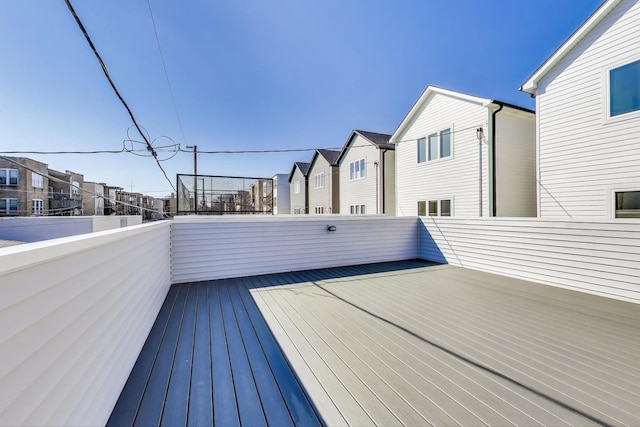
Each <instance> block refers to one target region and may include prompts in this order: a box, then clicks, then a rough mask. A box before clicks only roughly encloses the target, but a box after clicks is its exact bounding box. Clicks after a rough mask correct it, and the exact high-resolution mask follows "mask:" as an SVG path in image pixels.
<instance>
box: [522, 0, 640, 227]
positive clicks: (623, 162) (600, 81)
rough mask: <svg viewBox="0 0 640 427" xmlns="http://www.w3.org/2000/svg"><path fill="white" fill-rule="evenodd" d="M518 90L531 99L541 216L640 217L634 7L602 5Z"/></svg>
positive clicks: (639, 49) (624, 2)
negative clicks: (534, 115)
mask: <svg viewBox="0 0 640 427" xmlns="http://www.w3.org/2000/svg"><path fill="white" fill-rule="evenodd" d="M520 90H522V91H524V92H528V93H530V94H531V95H533V96H535V98H536V110H537V112H538V120H537V131H538V132H537V134H538V136H537V146H538V150H537V157H538V172H537V173H538V181H539V183H540V184H539V186H538V200H539V207H538V211H539V214H540V216H541V217H543V218H554V217H555V218H567V219H569V218H574V219H578V218H580V219H605V218H628V217H635V218H638V217H640V2H638V1H637V0H607V1H605V2H604V3H603V4H602V5H601V6H600V7H599V8H598V9H597V10H596V11H595V12H594V13H593V14H592V15H591V17H589V19H587V21H586V22H585V23H584V24H582V26H581V27H580V28H578V30H577V31H576V32H574V33H573V34H572V35H571V37H569V39H568V40H566V41H565V42H564V43H563V44H562V45H561V46H560V47H559V48H558V49H557V50H556V51H555V52H554V53H553V55H551V56H550V57H549V58H548V59H547V60H546V61H545V62H544V63H543V64H542V65H541V66H540V68H538V69H537V70H536V71H535V72H534V73H533V74H532V75H531V77H529V78H528V79H527V81H526V82H524V83H523V85H522V86H521V88H520Z"/></svg>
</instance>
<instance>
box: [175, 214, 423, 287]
mask: <svg viewBox="0 0 640 427" xmlns="http://www.w3.org/2000/svg"><path fill="white" fill-rule="evenodd" d="M328 225H335V226H336V228H337V230H336V231H334V232H328V231H327V226H328ZM417 249H418V226H417V222H416V218H415V217H405V218H390V217H382V216H367V217H357V218H356V217H345V216H342V215H331V216H324V217H320V216H316V217H286V218H283V217H264V218H255V217H250V218H241V217H223V218H199V217H198V218H194V217H184V218H179V217H176V218H175V219H174V224H173V228H172V246H171V251H172V252H171V253H172V272H173V280H174V282H175V283H183V282H190V281H197V280H213V279H220V278H228V277H239V276H250V275H255V274H266V273H278V272H283V271H297V270H306V269H313V268H323V267H336V266H342V265H352V264H366V263H372V262H382V261H393V260H402V259H412V258H416V257H417Z"/></svg>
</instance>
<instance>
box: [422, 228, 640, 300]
mask: <svg viewBox="0 0 640 427" xmlns="http://www.w3.org/2000/svg"><path fill="white" fill-rule="evenodd" d="M420 224H421V226H420V238H419V239H420V250H419V252H420V257H421V258H424V259H428V260H433V261H438V262H448V263H449V264H453V265H460V266H463V267H467V268H473V269H477V270H483V271H488V272H491V273H497V274H503V275H507V276H511V277H516V278H520V279H525V280H532V281H536V282H540V283H544V284H549V285H555V286H560V287H563V288H569V289H575V290H580V291H584V292H589V293H594V294H598V295H603V296H608V297H612V298H617V299H622V300H626V301H631V302H635V303H640V223H639V222H637V221H553V220H540V219H522V218H517V219H516V218H508V219H506V218H484V219H483V218H476V219H461V218H453V217H452V218H443V217H424V218H422V217H421V218H420Z"/></svg>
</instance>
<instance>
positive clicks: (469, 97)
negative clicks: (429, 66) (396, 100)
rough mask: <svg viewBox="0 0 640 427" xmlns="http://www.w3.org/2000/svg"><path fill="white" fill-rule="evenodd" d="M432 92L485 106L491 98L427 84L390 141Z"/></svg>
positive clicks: (391, 141)
mask: <svg viewBox="0 0 640 427" xmlns="http://www.w3.org/2000/svg"><path fill="white" fill-rule="evenodd" d="M432 93H438V94H441V95H446V96H451V97H454V98H458V99H462V100H465V101H469V102H473V103H476V104H481V105H483V106H486V105H488V104H490V103H491V100H490V99H487V98H479V97H477V96H472V95H467V94H465V93H461V92H455V91H453V90H449V89H443V88H440V87H437V86H427V87H426V88H425V90H424V91H422V94H421V95H420V97H419V98H418V100H417V101H416V102H415V103H414V104H413V106H412V107H411V109H410V110H409V112H408V113H407V115H406V116H404V119H402V122H400V125H399V126H398V128H397V129H396V130H395V131H394V132H393V134H392V135H391V138H390V139H389V142H390V143H394V141H395V140H396V139H397V138H398V135H399V134H400V133H401V132H402V131H403V130H404V129H405V127H406V126H407V125H408V124H409V122H410V121H411V119H413V116H414V115H415V114H416V112H417V111H418V109H419V108H420V107H421V106H422V104H424V102H425V101H426V99H427V98H428V97H429V96H430V95H431V94H432Z"/></svg>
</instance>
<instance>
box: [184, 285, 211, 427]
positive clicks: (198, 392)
mask: <svg viewBox="0 0 640 427" xmlns="http://www.w3.org/2000/svg"><path fill="white" fill-rule="evenodd" d="M193 286H197V292H198V298H197V306H196V324H195V337H194V344H193V368H192V369H193V370H192V374H191V377H192V380H191V391H190V394H189V396H190V399H189V410H188V416H187V425H189V426H203V427H206V426H211V425H213V388H212V382H211V332H210V330H209V324H210V319H209V290H208V286H207V285H206V284H204V283H199V284H197V285H193Z"/></svg>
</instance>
